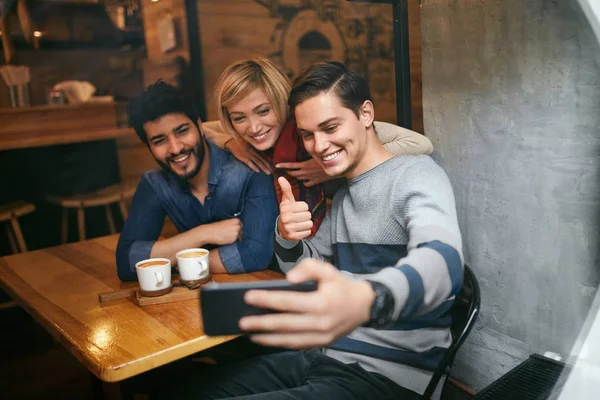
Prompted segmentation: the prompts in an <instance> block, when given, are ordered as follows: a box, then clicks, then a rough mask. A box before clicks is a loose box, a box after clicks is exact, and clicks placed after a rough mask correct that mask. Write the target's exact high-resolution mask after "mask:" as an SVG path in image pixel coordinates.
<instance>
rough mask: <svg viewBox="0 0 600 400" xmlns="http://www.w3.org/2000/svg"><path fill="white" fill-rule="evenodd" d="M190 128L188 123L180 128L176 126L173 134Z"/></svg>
mask: <svg viewBox="0 0 600 400" xmlns="http://www.w3.org/2000/svg"><path fill="white" fill-rule="evenodd" d="M188 126H189V123H188V122H184V123H183V124H181V125H178V126H176V127H175V128H173V132H179V131H181V130H182V129H185V128H187V127H188Z"/></svg>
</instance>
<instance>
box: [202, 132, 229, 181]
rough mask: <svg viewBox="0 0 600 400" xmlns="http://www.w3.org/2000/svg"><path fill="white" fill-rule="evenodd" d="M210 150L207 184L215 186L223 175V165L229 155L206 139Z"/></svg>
mask: <svg viewBox="0 0 600 400" xmlns="http://www.w3.org/2000/svg"><path fill="white" fill-rule="evenodd" d="M206 144H208V151H209V152H210V166H209V170H208V185H209V186H217V185H218V184H219V181H220V180H221V175H223V167H224V166H225V165H226V164H227V162H228V161H229V155H228V153H226V152H225V151H224V150H221V149H220V148H218V147H217V146H215V145H214V144H212V143H210V142H209V141H208V140H207V141H206Z"/></svg>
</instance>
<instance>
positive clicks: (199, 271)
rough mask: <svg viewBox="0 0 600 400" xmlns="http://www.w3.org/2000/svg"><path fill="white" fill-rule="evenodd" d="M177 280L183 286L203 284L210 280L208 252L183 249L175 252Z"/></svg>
mask: <svg viewBox="0 0 600 400" xmlns="http://www.w3.org/2000/svg"><path fill="white" fill-rule="evenodd" d="M175 256H176V257H177V269H179V280H180V281H181V282H183V283H185V284H192V285H193V284H200V283H205V282H207V281H208V280H209V279H210V273H209V267H208V250H206V249H185V250H181V251H179V252H177V254H176V255H175Z"/></svg>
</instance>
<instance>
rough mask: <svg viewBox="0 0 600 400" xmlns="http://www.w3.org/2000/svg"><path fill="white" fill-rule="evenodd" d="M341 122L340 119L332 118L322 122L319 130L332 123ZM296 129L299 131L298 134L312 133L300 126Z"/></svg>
mask: <svg viewBox="0 0 600 400" xmlns="http://www.w3.org/2000/svg"><path fill="white" fill-rule="evenodd" d="M340 120H341V118H340V117H332V118H329V119H326V120H325V121H323V122H321V123H320V124H319V125H318V126H319V128H321V129H322V128H324V127H326V126H327V125H329V124H330V123H332V122H338V121H340ZM296 129H298V132H306V133H310V131H308V130H306V129H303V128H300V127H299V126H296Z"/></svg>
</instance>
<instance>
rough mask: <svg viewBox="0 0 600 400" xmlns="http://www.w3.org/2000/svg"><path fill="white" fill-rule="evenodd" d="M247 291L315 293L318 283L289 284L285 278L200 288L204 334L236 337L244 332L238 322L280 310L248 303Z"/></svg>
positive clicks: (216, 284)
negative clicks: (245, 295)
mask: <svg viewBox="0 0 600 400" xmlns="http://www.w3.org/2000/svg"><path fill="white" fill-rule="evenodd" d="M248 290H285V291H295V292H313V291H315V290H317V281H305V282H302V283H297V284H294V283H290V282H288V281H286V280H284V279H282V280H276V281H260V282H244V283H213V284H210V285H206V286H204V287H202V288H201V289H200V305H201V306H200V307H201V309H202V321H203V323H204V333H206V334H207V335H208V336H220V335H237V334H240V333H243V332H242V331H241V330H240V328H239V326H238V323H239V320H240V318H242V317H245V316H248V315H261V314H271V313H275V312H277V311H274V310H268V309H264V308H258V307H254V306H250V305H248V304H246V302H245V301H244V293H246V292H247V291H248Z"/></svg>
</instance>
